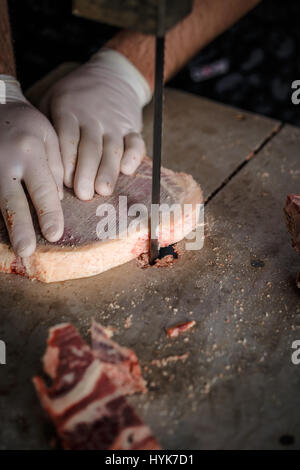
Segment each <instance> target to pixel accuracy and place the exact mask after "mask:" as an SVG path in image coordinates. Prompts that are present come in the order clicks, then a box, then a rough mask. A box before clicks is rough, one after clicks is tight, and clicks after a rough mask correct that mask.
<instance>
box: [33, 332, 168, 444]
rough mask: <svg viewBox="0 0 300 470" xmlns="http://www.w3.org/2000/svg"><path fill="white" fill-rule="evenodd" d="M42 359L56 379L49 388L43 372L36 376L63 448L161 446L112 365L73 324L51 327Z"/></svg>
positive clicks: (49, 372)
mask: <svg viewBox="0 0 300 470" xmlns="http://www.w3.org/2000/svg"><path fill="white" fill-rule="evenodd" d="M43 362H44V370H45V372H46V373H47V374H48V375H49V376H50V377H51V378H52V380H53V385H52V386H51V387H50V388H47V386H46V384H45V382H44V381H43V380H42V379H41V378H40V377H35V378H34V379H33V381H34V385H35V387H36V390H37V393H38V395H39V398H40V400H41V403H42V405H43V407H44V409H45V410H46V412H47V413H48V415H49V417H50V418H51V420H52V421H53V423H54V425H55V427H56V430H57V433H58V435H59V437H60V438H61V440H62V445H63V448H64V449H72V450H127V449H128V450H137V449H147V450H149V449H159V445H158V443H157V441H156V439H155V438H154V437H153V435H152V434H151V431H150V429H149V428H148V427H147V426H146V425H145V424H144V423H143V422H142V420H141V419H140V418H139V416H138V415H137V413H136V412H135V410H134V408H133V407H132V406H131V405H130V404H129V403H128V402H127V401H126V398H125V397H124V390H123V389H122V388H118V387H117V385H116V383H115V382H114V381H113V380H111V379H110V377H109V376H108V375H107V373H106V370H107V365H106V364H102V363H101V362H100V361H99V360H98V359H97V358H96V356H95V355H94V353H93V352H92V350H91V349H90V347H89V346H88V345H87V344H86V343H85V342H84V341H83V339H82V338H81V336H80V335H79V334H78V332H77V330H76V329H75V328H74V327H73V326H72V325H71V324H66V323H65V324H62V325H57V326H55V327H53V328H51V330H50V334H49V339H48V347H47V351H46V354H45V356H44V359H43Z"/></svg>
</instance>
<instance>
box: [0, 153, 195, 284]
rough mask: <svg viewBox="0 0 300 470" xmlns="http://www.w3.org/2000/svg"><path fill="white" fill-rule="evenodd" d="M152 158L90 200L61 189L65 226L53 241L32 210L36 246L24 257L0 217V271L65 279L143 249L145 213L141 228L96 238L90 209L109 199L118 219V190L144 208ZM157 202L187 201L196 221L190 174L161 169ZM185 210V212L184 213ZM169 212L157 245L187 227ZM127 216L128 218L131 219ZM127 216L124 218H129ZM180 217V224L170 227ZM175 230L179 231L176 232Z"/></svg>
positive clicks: (107, 266) (123, 259) (126, 258)
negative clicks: (106, 192)
mask: <svg viewBox="0 0 300 470" xmlns="http://www.w3.org/2000/svg"><path fill="white" fill-rule="evenodd" d="M151 171H152V160H151V159H150V158H148V157H146V158H145V159H144V160H143V162H142V164H141V165H140V167H139V168H138V170H137V172H136V174H135V175H133V176H125V175H121V176H120V177H119V180H118V183H117V187H116V189H115V192H114V194H113V195H112V196H109V197H103V196H99V195H96V196H95V197H94V198H93V200H91V201H87V202H84V201H80V200H79V199H78V198H76V197H75V196H74V194H73V191H71V190H67V189H65V195H64V200H63V201H62V207H63V212H64V217H65V230H64V235H63V237H62V239H61V240H60V241H59V242H57V243H49V242H47V241H46V240H45V239H44V238H43V237H42V235H41V233H40V230H39V227H38V224H37V221H36V217H35V214H34V211H33V210H32V214H33V217H34V223H35V228H36V233H37V249H36V251H35V253H34V254H33V255H32V256H30V257H28V258H22V259H21V258H20V257H16V256H15V254H14V252H13V250H12V248H11V246H10V243H9V239H8V235H7V231H6V227H5V225H4V222H3V220H2V219H1V220H0V272H6V273H16V274H21V275H24V276H27V277H29V278H31V279H38V280H40V281H43V282H57V281H64V280H68V279H76V278H82V277H88V276H93V275H96V274H100V273H101V272H103V271H106V270H108V269H111V268H113V267H115V266H118V265H120V264H123V263H126V262H128V261H130V260H132V259H134V258H136V257H138V256H139V255H140V254H141V253H144V252H147V251H148V249H149V233H148V232H149V230H148V219H147V220H144V224H143V227H142V229H141V230H140V231H139V232H138V231H136V232H135V233H133V234H131V235H130V236H128V237H127V238H123V239H122V238H121V239H113V240H108V239H106V240H103V239H102V240H101V239H99V238H98V237H97V232H96V228H97V224H98V222H100V219H101V218H100V217H99V216H97V214H96V211H97V208H98V206H99V205H100V204H104V203H107V204H112V205H113V206H114V208H115V210H116V214H117V218H116V229H118V228H119V225H118V212H119V196H127V205H128V208H130V207H131V206H132V204H135V203H138V204H140V203H143V204H145V205H146V207H147V209H148V211H150V202H151V184H152V179H151ZM161 203H166V204H168V205H169V206H170V205H171V204H173V203H179V204H181V205H183V204H190V205H191V206H190V214H187V213H185V216H188V217H187V219H189V220H190V221H192V228H195V226H196V217H195V212H196V204H200V203H202V192H201V190H200V187H199V185H198V184H197V183H196V182H195V181H194V179H193V178H192V176H190V175H187V174H185V173H175V172H173V171H171V170H167V169H162V178H161ZM189 216H190V217H189ZM187 219H184V220H183V219H182V218H180V220H177V219H176V217H174V220H173V221H172V222H173V226H172V230H171V233H169V230H168V231H166V230H165V227H164V226H162V227H161V231H160V237H159V238H160V245H161V246H167V245H169V244H171V243H175V242H178V241H179V240H181V239H183V238H184V237H185V236H186V235H187V234H188V233H189V232H190V231H191V225H190V223H188V224H187V223H185V220H187ZM131 220H133V219H131ZM131 220H130V219H129V220H128V224H129V223H130V222H131ZM182 223H183V225H182V227H183V230H181V231H180V230H179V231H178V230H176V227H178V226H180V225H181V224H182ZM178 232H180V234H178Z"/></svg>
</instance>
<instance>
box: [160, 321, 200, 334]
mask: <svg viewBox="0 0 300 470" xmlns="http://www.w3.org/2000/svg"><path fill="white" fill-rule="evenodd" d="M195 325H196V322H195V320H191V321H187V322H185V323H178V325H175V326H171V327H170V328H166V334H167V336H169V337H170V338H176V337H177V336H178V335H179V334H180V333H185V332H186V331H188V330H190V329H191V328H193V326H195Z"/></svg>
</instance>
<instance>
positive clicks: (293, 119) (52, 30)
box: [9, 0, 300, 126]
mask: <svg viewBox="0 0 300 470" xmlns="http://www.w3.org/2000/svg"><path fill="white" fill-rule="evenodd" d="M224 1H226V0H224ZM71 3H72V2H71V0H22V1H20V0H9V8H10V13H11V21H12V30H13V37H14V45H15V52H16V61H17V71H18V77H19V79H20V80H21V82H22V85H23V88H24V89H26V88H27V87H28V86H30V85H31V84H32V83H34V81H36V80H37V79H39V78H40V77H42V76H43V75H45V74H46V73H47V72H49V71H50V70H51V69H53V68H54V67H56V66H57V65H59V64H60V63H62V62H64V61H74V60H75V61H84V60H87V59H88V58H89V56H90V55H91V54H92V53H93V52H95V51H97V50H98V49H99V48H100V47H101V46H102V45H103V44H104V43H105V42H106V41H107V40H108V39H109V38H110V37H111V36H112V35H113V34H115V32H116V31H117V29H116V28H112V27H109V26H105V25H99V23H96V22H93V21H89V20H85V19H82V18H77V17H75V16H73V15H72V14H71ZM299 22H300V2H299V1H298V0H284V1H283V0H264V1H263V2H262V3H261V4H260V5H259V6H258V7H256V8H255V9H254V10H252V12H250V13H249V14H248V15H247V16H246V17H244V18H243V19H242V20H240V21H239V22H238V23H237V24H236V25H234V26H233V27H232V28H230V29H229V30H228V31H226V32H225V33H224V34H222V35H221V36H220V37H219V38H217V39H216V40H215V41H214V42H212V43H211V44H210V45H208V46H207V47H206V48H205V49H204V50H202V51H201V52H200V53H199V54H198V55H197V56H196V57H195V58H194V59H193V60H192V61H191V62H190V63H189V64H188V65H187V66H186V67H185V68H184V69H183V70H181V71H180V73H179V74H178V75H177V76H176V77H175V78H174V79H173V80H172V81H171V82H170V85H171V86H173V87H176V88H179V89H182V90H185V91H188V92H191V93H196V94H198V95H201V96H206V97H208V98H212V99H214V100H217V101H221V102H223V103H227V104H231V105H233V106H237V107H239V108H243V109H247V110H250V111H254V112H257V113H260V114H264V115H266V116H271V117H274V118H277V119H280V120H282V121H285V122H289V123H292V124H295V125H298V126H299V125H300V115H299V111H300V109H299V108H298V107H297V106H295V105H293V104H292V103H291V82H292V81H293V80H296V79H300V60H299V54H300V29H299ZM216 62H217V64H221V65H222V64H225V63H226V64H227V69H228V70H227V71H226V72H225V73H222V74H221V75H218V76H214V77H211V78H209V79H206V80H205V81H201V82H200V83H198V82H196V81H195V79H193V78H192V77H194V75H195V73H196V74H197V73H199V71H200V72H201V71H202V72H203V67H206V70H208V68H207V66H210V65H211V64H214V63H216Z"/></svg>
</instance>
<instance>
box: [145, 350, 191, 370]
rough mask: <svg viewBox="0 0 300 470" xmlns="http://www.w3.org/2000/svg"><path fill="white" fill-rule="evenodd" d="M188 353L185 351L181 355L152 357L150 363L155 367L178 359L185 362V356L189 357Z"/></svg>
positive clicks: (163, 365)
mask: <svg viewBox="0 0 300 470" xmlns="http://www.w3.org/2000/svg"><path fill="white" fill-rule="evenodd" d="M189 355H190V353H189V352H186V353H184V354H181V355H176V356H169V357H164V358H163V359H153V360H152V361H151V364H152V365H153V366H156V367H166V366H167V365H168V364H169V363H170V362H178V361H183V362H185V361H186V360H187V358H188V357H189Z"/></svg>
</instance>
